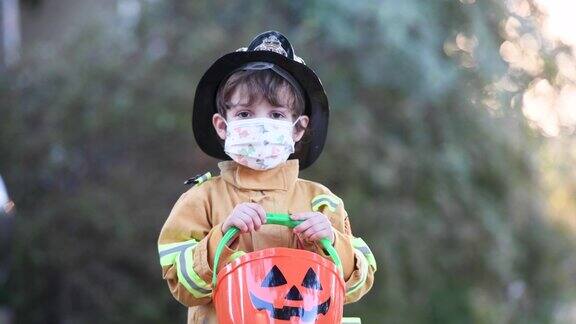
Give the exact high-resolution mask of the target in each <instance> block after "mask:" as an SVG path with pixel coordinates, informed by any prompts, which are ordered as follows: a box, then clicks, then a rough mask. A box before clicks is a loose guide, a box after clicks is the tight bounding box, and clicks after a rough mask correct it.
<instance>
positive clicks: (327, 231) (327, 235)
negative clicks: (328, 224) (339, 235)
mask: <svg viewBox="0 0 576 324" xmlns="http://www.w3.org/2000/svg"><path fill="white" fill-rule="evenodd" d="M323 238H327V239H330V240H332V232H331V231H330V229H329V228H325V229H323V230H321V231H318V232H316V233H314V234H312V235H311V236H310V241H319V240H321V239H323Z"/></svg>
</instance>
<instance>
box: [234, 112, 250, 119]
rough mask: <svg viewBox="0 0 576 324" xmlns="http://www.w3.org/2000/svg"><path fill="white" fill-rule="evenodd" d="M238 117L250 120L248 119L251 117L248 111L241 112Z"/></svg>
mask: <svg viewBox="0 0 576 324" xmlns="http://www.w3.org/2000/svg"><path fill="white" fill-rule="evenodd" d="M236 117H240V118H248V117H250V113H249V112H247V111H241V112H239V113H237V114H236Z"/></svg>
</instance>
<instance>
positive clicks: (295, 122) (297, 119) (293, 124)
mask: <svg viewBox="0 0 576 324" xmlns="http://www.w3.org/2000/svg"><path fill="white" fill-rule="evenodd" d="M300 118H302V115H300V116H298V118H296V120H295V121H294V122H293V123H292V127H294V126H296V124H297V123H298V122H299V121H300Z"/></svg>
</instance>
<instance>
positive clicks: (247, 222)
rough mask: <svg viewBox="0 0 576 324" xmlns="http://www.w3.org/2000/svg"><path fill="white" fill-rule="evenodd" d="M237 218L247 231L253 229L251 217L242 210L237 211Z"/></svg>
mask: <svg viewBox="0 0 576 324" xmlns="http://www.w3.org/2000/svg"><path fill="white" fill-rule="evenodd" d="M238 219H240V220H241V221H242V222H243V223H244V224H245V225H246V226H247V227H248V228H247V231H250V232H252V231H254V221H253V220H252V217H251V216H250V215H248V214H246V213H244V212H240V213H238Z"/></svg>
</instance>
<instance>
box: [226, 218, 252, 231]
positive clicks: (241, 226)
mask: <svg viewBox="0 0 576 324" xmlns="http://www.w3.org/2000/svg"><path fill="white" fill-rule="evenodd" d="M231 226H234V227H237V228H238V229H239V230H240V232H242V233H246V232H248V225H246V223H244V221H243V220H242V219H241V218H240V217H233V218H231V219H230V225H229V226H227V227H226V229H225V230H224V231H227V230H228V228H230V227H231Z"/></svg>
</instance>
